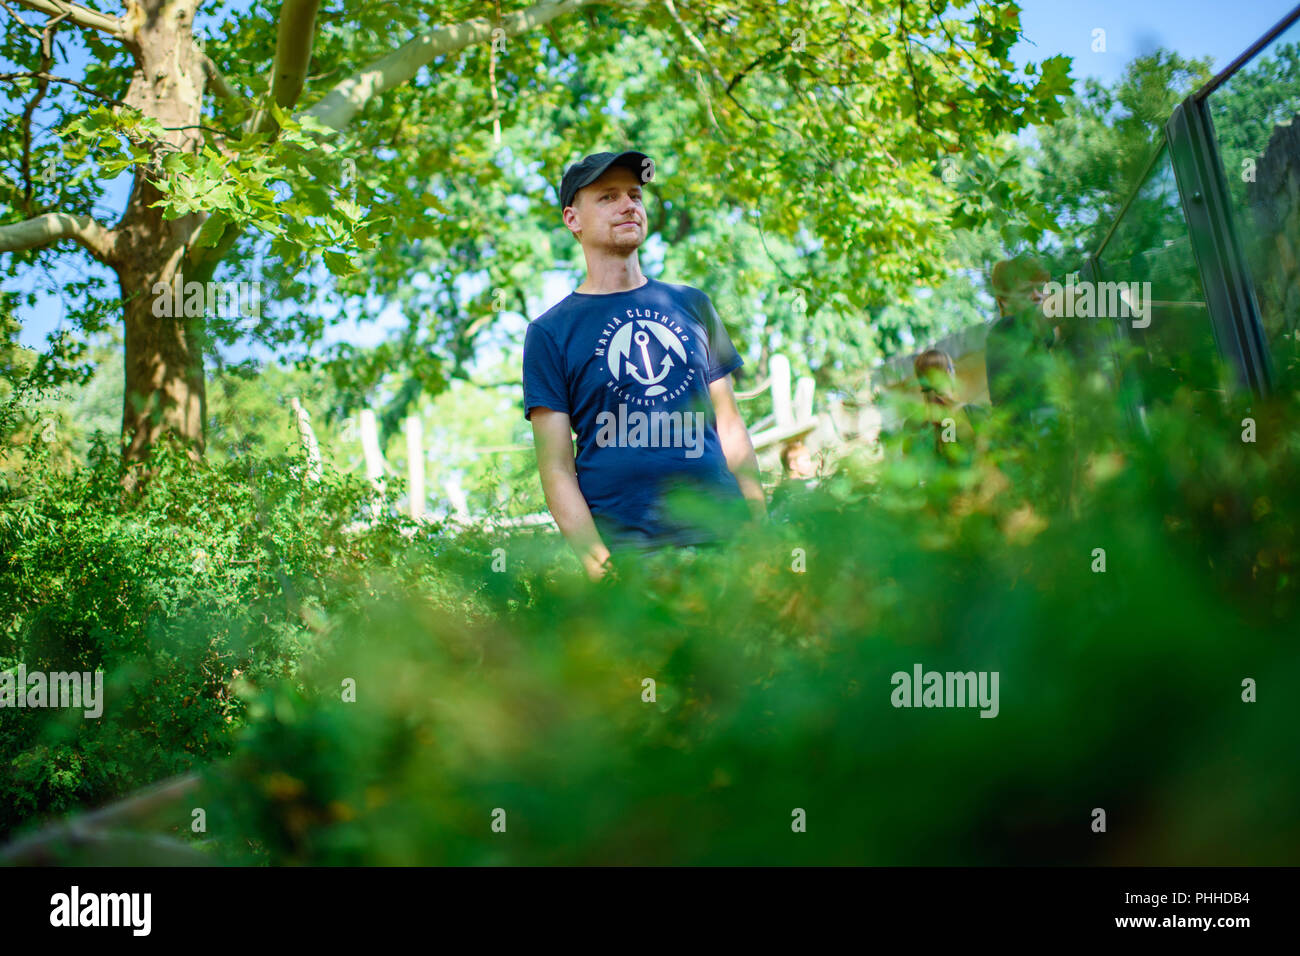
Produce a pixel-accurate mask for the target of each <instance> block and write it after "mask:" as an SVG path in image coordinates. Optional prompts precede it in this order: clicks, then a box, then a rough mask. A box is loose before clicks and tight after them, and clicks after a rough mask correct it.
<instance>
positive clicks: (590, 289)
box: [576, 253, 648, 295]
mask: <svg viewBox="0 0 1300 956" xmlns="http://www.w3.org/2000/svg"><path fill="white" fill-rule="evenodd" d="M647 281H648V280H647V279H646V277H645V275H644V274H643V273H642V272H641V261H640V258H639V257H638V256H637V255H636V253H633V254H632V255H630V256H627V257H626V258H608V259H606V258H601V259H588V260H587V281H586V282H584V283H583V284H582V285H580V286H578V288H577V290H576V291H578V292H582V293H584V294H586V295H604V294H606V293H609V292H627V291H629V290H631V289H638V288H640V287H641V286H643V285H645V284H646V282H647Z"/></svg>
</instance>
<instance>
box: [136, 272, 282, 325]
mask: <svg viewBox="0 0 1300 956" xmlns="http://www.w3.org/2000/svg"><path fill="white" fill-rule="evenodd" d="M152 291H153V297H154V299H153V314H154V315H155V316H156V317H157V318H160V319H182V318H184V319H197V318H201V317H203V316H210V317H211V316H220V317H221V318H236V317H240V316H243V317H246V318H250V319H260V318H261V317H262V283H260V282H194V281H191V282H186V281H185V276H184V274H182V273H180V272H177V273H176V277H175V278H174V279H173V280H172V281H171V283H170V284H169V283H166V282H155V283H154V286H153V290H152Z"/></svg>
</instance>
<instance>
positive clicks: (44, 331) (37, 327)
mask: <svg viewBox="0 0 1300 956" xmlns="http://www.w3.org/2000/svg"><path fill="white" fill-rule="evenodd" d="M113 6H115V5H113V4H108V5H106V8H112V7H113ZM1021 6H1022V10H1023V12H1022V15H1021V24H1022V28H1023V32H1024V34H1025V39H1024V40H1022V41H1021V42H1020V43H1019V44H1017V46H1016V47H1015V49H1014V51H1013V59H1014V60H1015V61H1016V62H1018V63H1023V62H1027V61H1031V60H1033V61H1041V60H1043V59H1046V58H1047V57H1050V56H1055V55H1056V54H1060V53H1064V54H1066V55H1067V56H1071V57H1073V58H1074V66H1073V69H1072V75H1073V76H1075V77H1076V78H1083V77H1086V76H1092V77H1096V78H1098V79H1100V80H1102V81H1104V82H1111V81H1114V80H1115V79H1117V78H1118V77H1119V76H1120V75H1121V73H1122V72H1123V69H1124V66H1125V64H1126V63H1128V62H1129V61H1130V60H1132V59H1133V57H1135V56H1138V55H1140V54H1142V53H1146V52H1150V51H1151V50H1153V49H1155V48H1157V47H1164V48H1165V49H1171V50H1175V51H1177V52H1178V53H1181V54H1183V55H1184V56H1189V57H1191V56H1196V57H1199V56H1210V57H1212V58H1213V61H1214V68H1215V70H1216V71H1217V70H1219V69H1222V68H1223V67H1224V66H1226V65H1227V64H1228V63H1229V62H1230V61H1231V60H1232V59H1233V58H1234V57H1235V56H1237V55H1238V54H1239V53H1241V52H1242V51H1243V50H1244V49H1246V47H1247V46H1249V45H1250V44H1251V43H1252V42H1254V40H1255V39H1256V38H1258V37H1259V36H1260V35H1261V34H1262V33H1263V32H1264V31H1265V30H1267V29H1268V28H1269V27H1270V26H1272V25H1273V24H1274V23H1276V22H1277V21H1278V20H1280V19H1281V18H1282V17H1283V16H1284V15H1285V14H1287V13H1288V12H1289V11H1290V10H1291V9H1292V8H1293V7H1294V6H1295V4H1294V0H1239V2H1236V3H1227V4H1225V3H1223V2H1222V0H1022V4H1021ZM1098 30H1102V31H1105V33H1104V37H1105V51H1104V52H1097V51H1094V49H1093V47H1094V44H1095V42H1096V39H1097V37H1098V34H1096V33H1095V32H1094V31H1098ZM123 185H124V183H123ZM114 192H117V193H121V189H120V188H119V189H118V190H114ZM114 200H116V201H114ZM121 201H122V200H121V198H120V197H119V196H113V197H111V198H109V205H116V206H118V207H119V208H120V204H121ZM647 251H648V252H650V253H651V256H650V257H649V258H658V257H657V256H654V255H653V250H647ZM61 260H62V264H61V266H60V269H61V273H60V274H61V275H64V274H66V275H67V276H68V277H69V278H75V277H76V274H77V271H78V266H77V265H76V262H77V261H78V260H77V259H76V258H74V257H73V256H67V257H61ZM573 284H574V283H573V280H572V279H571V278H570V277H567V276H563V275H558V274H557V275H551V276H548V277H547V281H546V283H545V289H544V292H543V296H542V300H541V301H540V302H538V303H536V304H535V306H534V312H533V314H534V315H536V314H539V313H540V312H541V311H542V310H544V309H546V308H549V307H550V306H551V305H553V304H554V303H555V302H557V301H559V299H561V298H563V297H564V296H565V295H567V294H568V292H569V291H571V289H572V287H573ZM24 287H25V284H24V283H23V282H22V280H21V279H19V280H18V281H16V282H15V281H12V280H11V281H10V282H8V283H7V284H6V288H11V289H22V288H24ZM62 312H63V310H62V306H61V303H60V302H59V301H58V300H57V299H53V298H48V297H42V298H41V299H40V300H39V301H38V302H37V303H36V305H35V306H34V307H33V308H30V309H28V308H25V307H24V308H21V309H20V310H19V319H20V320H21V321H22V323H23V328H22V331H21V333H20V336H19V341H20V342H21V343H22V344H24V345H27V346H29V347H32V348H37V349H42V348H44V346H45V342H46V338H47V336H48V335H49V334H50V332H51V331H52V330H54V329H56V328H57V327H58V325H59V323H60V321H61V319H62ZM390 320H391V321H390ZM400 324H401V322H400V319H398V318H397V317H396V316H387V317H381V318H380V320H379V321H378V322H371V323H366V324H365V325H355V324H351V323H349V324H345V325H342V326H338V327H336V328H335V329H333V330H332V331H331V333H330V335H329V341H337V340H339V339H346V340H351V341H355V342H357V343H359V344H362V343H373V342H375V341H377V340H378V339H380V338H382V337H383V336H384V335H385V334H386V332H385V327H386V326H391V325H400ZM241 353H242V350H241V352H240V353H236V354H234V355H232V358H234V359H240V358H243V357H244V355H243V354H241Z"/></svg>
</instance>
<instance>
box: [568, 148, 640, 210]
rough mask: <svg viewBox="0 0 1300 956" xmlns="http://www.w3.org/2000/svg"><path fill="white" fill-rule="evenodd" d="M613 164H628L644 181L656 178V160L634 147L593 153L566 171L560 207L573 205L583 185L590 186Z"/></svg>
mask: <svg viewBox="0 0 1300 956" xmlns="http://www.w3.org/2000/svg"><path fill="white" fill-rule="evenodd" d="M611 166H626V167H627V168H628V169H630V170H632V172H634V173H636V174H637V175H638V176H640V177H641V181H642V182H643V183H648V182H649V181H650V180H652V179H654V178H655V161H654V160H653V159H651V158H650V157H649V156H647V155H646V154H645V153H638V152H637V151H636V150H634V149H630V150H628V151H627V152H626V153H592V154H591V155H590V156H586V157H584V158H583V159H580V160H579V161H578V162H576V163H574V164H573V165H572V166H570V167H569V168H568V169H566V170H565V171H564V179H563V180H561V182H560V208H561V209H566V208H567V207H569V206H572V205H573V197H574V196H576V195H577V194H578V190H579V189H581V188H582V187H583V186H590V185H591V184H592V183H594V182H595V181H596V180H597V179H599V178H600V177H601V176H603V175H604V174H605V170H607V169H609V167H611Z"/></svg>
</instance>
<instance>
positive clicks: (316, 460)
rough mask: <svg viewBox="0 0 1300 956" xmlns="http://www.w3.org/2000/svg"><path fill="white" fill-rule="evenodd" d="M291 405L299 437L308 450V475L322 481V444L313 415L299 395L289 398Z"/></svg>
mask: <svg viewBox="0 0 1300 956" xmlns="http://www.w3.org/2000/svg"><path fill="white" fill-rule="evenodd" d="M289 407H290V408H291V409H293V416H294V423H295V424H296V425H297V426H298V439H299V440H300V441H301V442H302V447H303V449H304V450H305V451H306V452H307V475H308V477H309V478H310V479H311V480H312V481H320V478H321V464H320V445H319V444H318V443H317V441H316V433H315V432H314V431H313V430H312V427H311V415H309V414H308V413H307V409H305V408H303V407H302V403H301V402H299V401H298V396H297V395H295V396H293V397H292V398H291V399H289Z"/></svg>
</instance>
